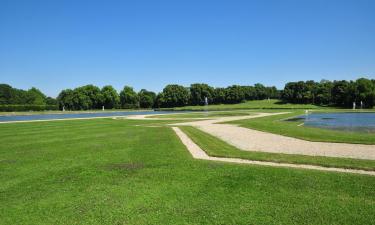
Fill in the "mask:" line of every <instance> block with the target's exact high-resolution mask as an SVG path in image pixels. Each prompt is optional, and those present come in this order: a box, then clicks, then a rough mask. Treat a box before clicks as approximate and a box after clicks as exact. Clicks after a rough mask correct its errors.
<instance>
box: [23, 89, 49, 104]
mask: <svg viewBox="0 0 375 225" xmlns="http://www.w3.org/2000/svg"><path fill="white" fill-rule="evenodd" d="M26 103H27V104H30V105H45V104H46V96H45V95H44V94H43V93H42V92H41V91H40V90H39V89H37V88H35V87H32V88H31V89H29V90H28V91H27V93H26Z"/></svg>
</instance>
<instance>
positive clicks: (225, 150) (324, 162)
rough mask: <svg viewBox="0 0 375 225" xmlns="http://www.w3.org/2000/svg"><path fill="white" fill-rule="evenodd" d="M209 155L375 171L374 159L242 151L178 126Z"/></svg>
mask: <svg viewBox="0 0 375 225" xmlns="http://www.w3.org/2000/svg"><path fill="white" fill-rule="evenodd" d="M179 128H180V129H181V130H182V131H183V132H184V133H185V134H186V135H188V136H189V137H190V138H191V139H192V140H193V142H194V143H195V144H197V145H198V146H199V147H201V148H202V150H204V151H205V152H206V153H207V154H208V155H209V156H214V157H227V158H241V159H248V160H257V161H265V162H276V163H291V164H306V165H317V166H323V167H330V168H332V167H336V168H344V169H360V170H366V171H375V161H374V160H362V159H350V158H335V157H323V156H305V155H296V154H282V153H267V152H258V151H243V150H240V149H238V148H236V147H234V146H232V145H230V144H228V143H227V142H225V141H223V140H220V139H219V138H217V137H214V136H212V135H210V134H208V133H206V132H204V131H201V130H199V129H198V128H194V127H192V126H179Z"/></svg>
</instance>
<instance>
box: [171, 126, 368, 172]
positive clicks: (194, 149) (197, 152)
mask: <svg viewBox="0 0 375 225" xmlns="http://www.w3.org/2000/svg"><path fill="white" fill-rule="evenodd" d="M172 129H173V130H174V131H175V132H176V134H177V136H178V137H179V138H180V140H181V141H182V143H183V144H184V145H185V146H186V148H187V149H188V151H189V152H190V153H191V155H192V156H193V158H195V159H203V160H211V161H221V162H229V163H239V164H253V165H262V166H273V167H287V168H299V169H311V170H321V171H329V172H341V173H354V174H365V175H371V176H375V171H365V170H354V169H342V168H328V167H322V166H313V165H303V164H289V163H274V162H262V161H254V160H246V159H237V158H221V157H211V156H208V155H207V154H206V152H204V151H203V150H202V149H201V148H200V147H199V146H198V145H196V144H195V143H194V142H193V141H192V140H191V139H190V138H189V137H188V136H187V135H186V134H185V133H184V132H182V131H181V130H180V129H179V128H178V127H172Z"/></svg>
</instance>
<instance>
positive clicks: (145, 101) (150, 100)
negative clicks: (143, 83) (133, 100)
mask: <svg viewBox="0 0 375 225" xmlns="http://www.w3.org/2000/svg"><path fill="white" fill-rule="evenodd" d="M138 96H139V105H140V107H141V108H152V107H153V106H154V104H155V100H156V94H155V93H154V92H152V91H147V90H146V89H142V90H141V91H140V92H139V93H138Z"/></svg>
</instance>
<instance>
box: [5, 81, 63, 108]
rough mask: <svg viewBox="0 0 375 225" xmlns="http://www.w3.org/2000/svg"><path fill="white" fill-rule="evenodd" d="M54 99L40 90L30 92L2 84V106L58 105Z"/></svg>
mask: <svg viewBox="0 0 375 225" xmlns="http://www.w3.org/2000/svg"><path fill="white" fill-rule="evenodd" d="M56 104H57V101H56V99H54V98H51V97H47V96H46V95H44V94H43V93H42V92H41V91H40V90H39V89H37V88H35V87H33V88H30V89H29V90H22V89H17V88H13V87H12V86H10V85H8V84H0V105H56Z"/></svg>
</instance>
